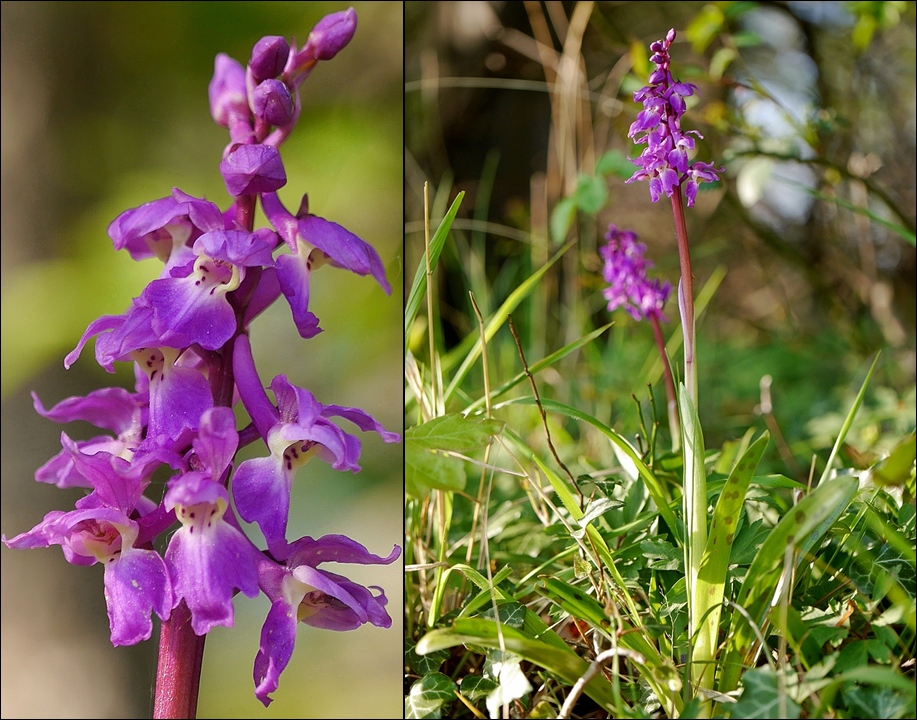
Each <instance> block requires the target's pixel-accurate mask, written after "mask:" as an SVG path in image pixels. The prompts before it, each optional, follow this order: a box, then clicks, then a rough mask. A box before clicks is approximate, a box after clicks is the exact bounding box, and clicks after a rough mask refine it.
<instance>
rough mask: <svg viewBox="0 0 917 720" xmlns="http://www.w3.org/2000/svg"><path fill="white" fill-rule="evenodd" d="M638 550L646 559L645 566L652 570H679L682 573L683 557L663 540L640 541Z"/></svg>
mask: <svg viewBox="0 0 917 720" xmlns="http://www.w3.org/2000/svg"><path fill="white" fill-rule="evenodd" d="M640 550H642V551H643V556H644V557H645V558H647V560H648V562H647V563H646V566H647V567H648V568H651V569H653V570H679V571H681V572H684V567H685V555H684V552H682V551H681V550H680V549H679V548H677V547H675V546H674V545H672V544H671V543H669V542H666V541H665V540H664V539H663V538H659V537H657V538H652V539H650V540H641V541H640Z"/></svg>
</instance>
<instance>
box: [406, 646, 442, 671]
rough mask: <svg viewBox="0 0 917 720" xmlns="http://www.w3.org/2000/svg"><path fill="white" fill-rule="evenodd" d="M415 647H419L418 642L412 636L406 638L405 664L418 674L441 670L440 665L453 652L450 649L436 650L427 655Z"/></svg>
mask: <svg viewBox="0 0 917 720" xmlns="http://www.w3.org/2000/svg"><path fill="white" fill-rule="evenodd" d="M415 647H417V643H416V642H414V641H413V640H411V639H410V638H406V639H405V641H404V664H405V665H407V666H408V667H409V668H410V669H411V670H412V671H413V672H415V673H417V674H418V675H426V674H428V673H431V672H434V671H435V670H439V667H440V665H442V664H443V663H444V662H446V660H448V659H449V655H450V654H451V653H450V652H449V651H448V650H434V651H433V652H431V653H428V654H426V655H418V654H417V653H416V652H415V651H414V648H415Z"/></svg>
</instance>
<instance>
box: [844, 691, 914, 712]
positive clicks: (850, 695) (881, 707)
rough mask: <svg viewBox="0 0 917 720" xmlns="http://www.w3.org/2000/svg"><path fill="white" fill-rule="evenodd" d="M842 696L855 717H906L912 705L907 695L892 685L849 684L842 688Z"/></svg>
mask: <svg viewBox="0 0 917 720" xmlns="http://www.w3.org/2000/svg"><path fill="white" fill-rule="evenodd" d="M841 697H842V698H843V699H844V702H845V703H846V704H847V707H848V708H849V709H850V710H852V711H853V716H854V717H862V718H906V717H910V715H909V714H908V710H909V709H910V707H911V705H910V702H909V700H908V698H907V697H906V696H903V695H902V694H901V693H900V692H898V691H896V690H895V689H894V688H890V687H861V686H859V685H848V686H846V687H843V688H841Z"/></svg>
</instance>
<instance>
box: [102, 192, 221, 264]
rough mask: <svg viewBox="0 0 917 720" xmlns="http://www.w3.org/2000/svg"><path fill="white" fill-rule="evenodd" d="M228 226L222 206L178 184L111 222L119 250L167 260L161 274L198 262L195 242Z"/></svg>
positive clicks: (111, 234) (144, 257) (164, 261)
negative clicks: (196, 195)
mask: <svg viewBox="0 0 917 720" xmlns="http://www.w3.org/2000/svg"><path fill="white" fill-rule="evenodd" d="M223 227H224V222H223V217H222V215H221V214H220V209H219V208H218V207H217V206H216V205H214V204H213V203H212V202H209V201H207V200H203V199H201V198H196V197H192V196H191V195H187V194H186V193H183V192H182V191H181V190H179V189H178V188H174V189H173V190H172V194H171V195H170V196H168V197H164V198H160V199H159V200H153V201H152V202H148V203H145V204H144V205H141V206H140V207H136V208H133V209H132V210H126V211H125V212H123V213H121V214H120V215H119V216H118V217H116V218H115V219H114V220H112V222H111V224H110V225H109V226H108V235H109V236H110V237H111V239H112V242H113V243H114V246H115V249H116V250H121V249H126V250H127V251H128V253H130V256H131V257H132V258H133V259H134V260H144V259H146V258H151V257H157V258H159V259H160V260H162V262H163V263H164V265H165V267H164V268H163V271H162V275H161V277H169V276H170V275H171V273H172V271H173V269H175V270H180V269H181V268H184V267H186V266H190V265H192V264H193V263H194V260H195V254H194V252H193V251H192V249H191V246H192V244H193V243H194V241H195V240H197V238H199V237H200V236H201V235H203V234H204V233H205V232H211V231H213V230H222V229H223Z"/></svg>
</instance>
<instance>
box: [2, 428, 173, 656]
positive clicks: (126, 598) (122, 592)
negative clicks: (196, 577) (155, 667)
mask: <svg viewBox="0 0 917 720" xmlns="http://www.w3.org/2000/svg"><path fill="white" fill-rule="evenodd" d="M61 442H62V443H63V445H64V447H65V449H66V450H67V451H68V452H69V453H70V455H71V458H72V460H73V463H74V467H75V470H76V472H79V473H80V474H82V475H83V477H84V478H85V479H86V481H87V487H92V488H93V491H92V493H90V494H89V495H87V496H86V497H84V498H81V499H80V500H78V501H77V503H76V509H75V510H72V511H70V512H62V511H59V510H55V511H52V512H50V513H48V514H47V515H46V516H45V518H44V520H42V522H40V523H39V524H38V525H36V526H35V527H34V528H32V529H31V530H29V531H28V532H25V533H22V534H21V535H18V536H16V537H14V538H12V539H11V540H7V539H6V536H3V538H2V540H3V542H4V544H5V545H6V546H7V547H9V548H13V549H23V548H39V547H50V546H51V545H60V546H61V550H62V551H63V553H64V557H65V558H66V560H67V562H69V563H71V564H73V565H94V564H96V563H98V562H101V563H103V564H104V567H105V578H104V583H105V601H106V604H107V606H108V618H109V624H110V627H111V642H112V644H113V645H134V644H136V643H138V642H140V641H141V640H146V639H148V638H149V637H150V635H151V633H152V629H153V624H152V621H151V619H150V613H151V612H155V613H156V614H157V615H158V616H159V617H160V619H163V620H165V619H167V618H168V617H169V615H170V613H171V610H172V607H173V602H172V597H173V596H172V585H171V582H170V580H169V575H168V573H167V571H166V567H165V564H164V563H163V560H162V558H161V557H159V555H158V554H157V553H156V552H154V551H153V550H147V549H144V548H140V547H137V542H136V541H137V539H138V535H139V525H138V523H137V522H136V521H135V520H132V519H131V518H130V515H131V514H132V513H134V512H135V511H136V512H138V513H139V514H140V515H144V514H147V513H149V512H151V511H152V510H153V508H154V507H155V504H154V503H152V502H151V501H149V500H148V499H147V498H144V497H143V495H142V492H143V488H144V487H145V486H146V485H147V484H148V482H149V475H150V473H151V469H150V468H148V467H145V466H143V467H141V466H139V465H137V464H136V463H129V462H127V461H126V460H124V459H123V458H119V457H115V456H113V455H109V454H108V453H105V452H99V453H97V454H95V455H84V454H82V453H81V452H80V451H79V449H78V448H77V447H76V445H75V444H74V443H73V442H72V441H71V440H70V439H69V438H68V437H67V436H66V435H65V434H62V435H61Z"/></svg>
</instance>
